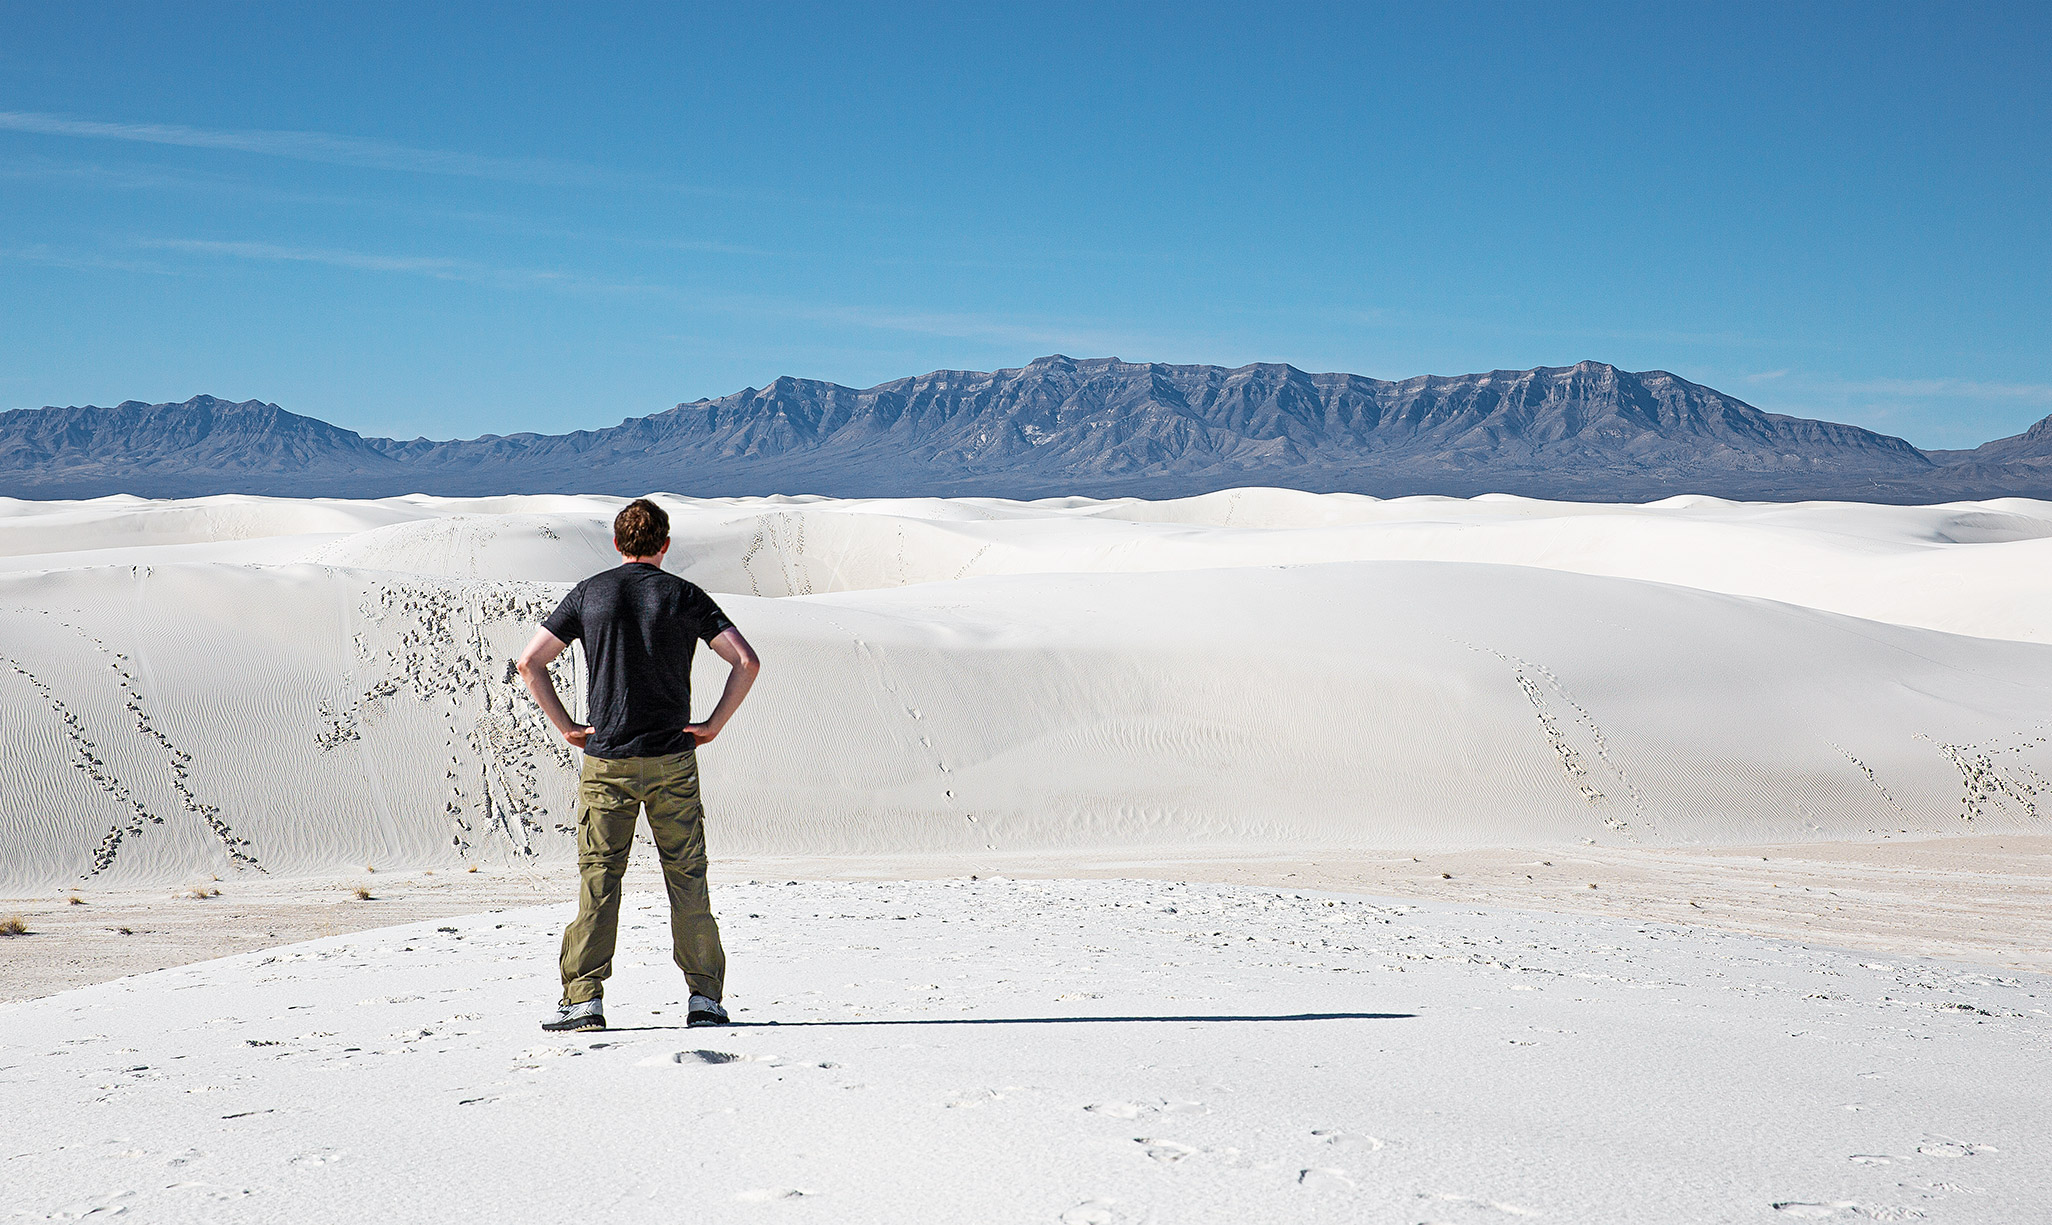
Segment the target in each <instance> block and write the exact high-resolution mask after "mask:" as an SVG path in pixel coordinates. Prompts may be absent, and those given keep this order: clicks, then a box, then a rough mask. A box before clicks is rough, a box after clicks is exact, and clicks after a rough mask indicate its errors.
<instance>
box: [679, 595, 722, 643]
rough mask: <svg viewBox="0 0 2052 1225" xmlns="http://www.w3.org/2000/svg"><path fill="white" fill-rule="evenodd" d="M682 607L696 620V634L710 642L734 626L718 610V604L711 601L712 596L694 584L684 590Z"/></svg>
mask: <svg viewBox="0 0 2052 1225" xmlns="http://www.w3.org/2000/svg"><path fill="white" fill-rule="evenodd" d="M684 607H685V609H686V610H687V611H688V612H690V614H691V616H692V618H693V619H694V620H696V621H697V622H698V636H699V637H700V638H701V639H703V640H705V641H706V642H711V641H712V640H713V639H715V638H717V637H719V636H720V635H721V634H724V633H726V632H727V631H728V630H730V629H733V628H734V623H733V622H732V621H730V620H728V619H727V614H726V613H723V612H721V611H720V606H719V605H717V604H715V603H713V598H712V597H711V596H709V595H707V594H705V591H704V589H703V588H700V587H698V586H696V585H693V586H692V588H691V589H690V590H689V591H687V592H685V594H684Z"/></svg>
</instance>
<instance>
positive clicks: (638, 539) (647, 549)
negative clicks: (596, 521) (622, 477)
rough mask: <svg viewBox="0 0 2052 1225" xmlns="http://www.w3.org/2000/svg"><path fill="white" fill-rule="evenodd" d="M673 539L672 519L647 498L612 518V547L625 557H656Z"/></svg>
mask: <svg viewBox="0 0 2052 1225" xmlns="http://www.w3.org/2000/svg"><path fill="white" fill-rule="evenodd" d="M669 538H670V517H669V516H668V515H666V514H664V513H663V508H662V507H660V506H657V505H656V504H655V503H653V502H651V501H649V500H648V499H647V498H636V499H634V500H633V501H632V502H629V503H628V504H627V505H626V506H625V507H624V508H622V509H621V511H620V513H619V514H618V515H616V516H615V517H614V519H613V547H614V548H616V549H618V550H620V556H622V557H654V556H655V555H656V550H658V549H660V548H662V547H663V542H664V541H666V540H668V539H669Z"/></svg>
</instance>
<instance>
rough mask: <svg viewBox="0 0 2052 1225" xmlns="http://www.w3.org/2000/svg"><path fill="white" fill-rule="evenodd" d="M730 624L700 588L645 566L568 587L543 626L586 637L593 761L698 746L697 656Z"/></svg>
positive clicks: (570, 638)
mask: <svg viewBox="0 0 2052 1225" xmlns="http://www.w3.org/2000/svg"><path fill="white" fill-rule="evenodd" d="M733 626H734V623H733V622H732V621H729V620H727V614H725V613H723V612H721V611H720V606H719V605H717V604H715V603H713V602H712V597H711V596H708V595H706V594H705V592H704V591H702V590H700V589H699V588H698V586H697V585H696V584H694V583H688V582H686V581H684V580H683V579H681V578H678V577H677V576H676V575H674V574H671V573H669V572H668V571H666V570H663V569H661V568H659V567H656V566H652V565H650V564H648V563H647V562H643V561H630V562H627V563H626V564H625V565H622V566H619V567H617V568H615V569H612V570H607V571H606V572H604V573H603V574H594V575H592V576H591V577H590V578H588V579H585V580H584V581H583V582H581V583H579V584H577V586H575V587H572V588H571V589H570V594H569V595H566V596H564V597H563V602H562V603H561V604H559V605H557V606H556V611H554V612H552V613H550V614H549V615H548V619H547V620H545V621H543V622H542V628H543V629H545V630H547V631H549V632H550V633H551V634H554V635H555V636H556V637H557V638H559V639H561V640H562V641H564V642H575V641H576V640H578V639H579V638H582V639H584V664H585V670H586V671H587V672H588V673H589V674H590V678H589V680H588V682H587V684H586V687H585V706H586V710H587V712H588V714H589V716H590V721H591V729H592V730H591V740H590V742H589V743H587V744H586V745H585V746H584V751H585V752H586V753H588V754H590V755H591V756H593V757H661V756H663V755H664V754H667V753H681V752H683V751H684V750H685V749H688V748H691V747H692V743H693V742H692V738H691V734H690V733H689V732H686V731H685V730H684V725H685V724H687V723H689V722H691V655H692V652H693V651H695V650H696V649H697V648H698V642H699V639H701V638H702V639H704V640H706V641H707V642H710V641H712V640H713V639H714V638H715V637H717V636H718V635H719V634H720V633H722V632H723V631H725V630H729V629H732V628H733Z"/></svg>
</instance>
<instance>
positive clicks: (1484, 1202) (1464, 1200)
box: [1418, 1191, 1539, 1216]
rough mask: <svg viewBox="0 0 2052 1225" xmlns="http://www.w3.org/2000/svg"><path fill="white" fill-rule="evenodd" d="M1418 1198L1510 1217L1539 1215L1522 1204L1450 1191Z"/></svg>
mask: <svg viewBox="0 0 2052 1225" xmlns="http://www.w3.org/2000/svg"><path fill="white" fill-rule="evenodd" d="M1418 1198H1420V1199H1435V1200H1439V1201H1441V1202H1443V1203H1448V1204H1466V1205H1469V1206H1471V1207H1475V1208H1488V1209H1490V1210H1491V1211H1494V1212H1502V1213H1507V1214H1509V1215H1510V1216H1538V1215H1539V1211H1538V1209H1536V1208H1527V1207H1525V1206H1523V1205H1522V1204H1507V1203H1504V1202H1503V1201H1502V1200H1493V1199H1482V1198H1479V1197H1477V1196H1473V1195H1456V1194H1455V1193H1453V1192H1451V1191H1440V1192H1437V1193H1436V1194H1427V1193H1425V1192H1420V1193H1419V1195H1418Z"/></svg>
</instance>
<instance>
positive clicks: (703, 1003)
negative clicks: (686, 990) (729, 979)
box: [684, 995, 727, 1025]
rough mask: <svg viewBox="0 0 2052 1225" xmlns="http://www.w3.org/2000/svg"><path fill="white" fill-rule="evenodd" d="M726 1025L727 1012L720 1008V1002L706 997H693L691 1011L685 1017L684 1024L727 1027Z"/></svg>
mask: <svg viewBox="0 0 2052 1225" xmlns="http://www.w3.org/2000/svg"><path fill="white" fill-rule="evenodd" d="M726 1023H727V1010H726V1009H724V1008H722V1007H720V1002H719V1001H718V1000H716V999H713V998H712V997H711V996H706V995H694V996H692V997H691V1011H690V1013H689V1014H688V1015H686V1016H685V1018H684V1024H686V1025H725V1024H726Z"/></svg>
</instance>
